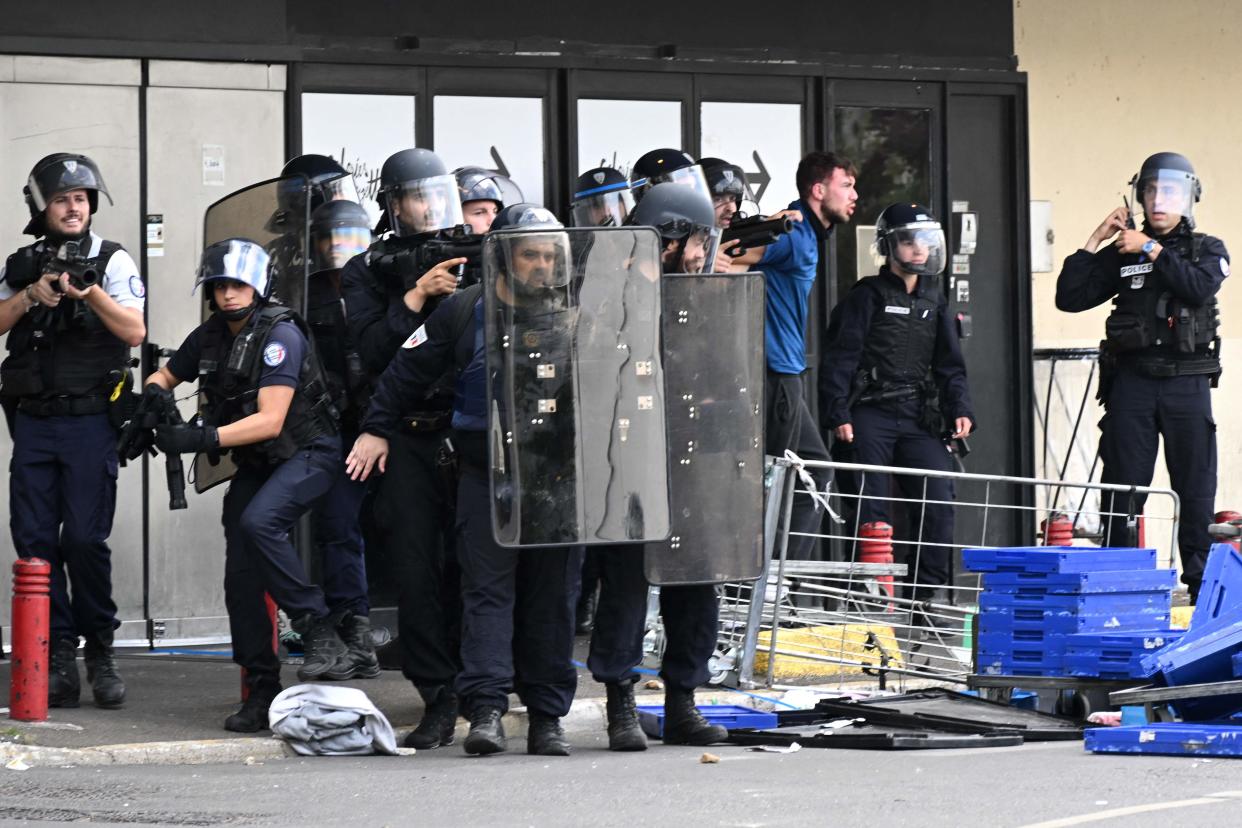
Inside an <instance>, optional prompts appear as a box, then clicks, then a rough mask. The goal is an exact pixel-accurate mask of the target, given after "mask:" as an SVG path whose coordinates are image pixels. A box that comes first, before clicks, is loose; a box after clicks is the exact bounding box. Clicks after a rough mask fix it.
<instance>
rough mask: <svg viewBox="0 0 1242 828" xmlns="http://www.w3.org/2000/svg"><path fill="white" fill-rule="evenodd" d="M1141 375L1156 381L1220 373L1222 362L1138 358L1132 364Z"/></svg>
mask: <svg viewBox="0 0 1242 828" xmlns="http://www.w3.org/2000/svg"><path fill="white" fill-rule="evenodd" d="M1131 364H1132V365H1133V366H1134V368H1135V370H1136V371H1138V372H1139V373H1140V374H1143V375H1145V376H1148V377H1153V378H1156V379H1164V378H1166V377H1193V376H1203V375H1211V374H1218V373H1220V360H1219V359H1217V358H1216V357H1207V356H1205V357H1197V358H1191V359H1163V358H1161V357H1138V358H1136V359H1135V360H1134V361H1133V362H1132V363H1131Z"/></svg>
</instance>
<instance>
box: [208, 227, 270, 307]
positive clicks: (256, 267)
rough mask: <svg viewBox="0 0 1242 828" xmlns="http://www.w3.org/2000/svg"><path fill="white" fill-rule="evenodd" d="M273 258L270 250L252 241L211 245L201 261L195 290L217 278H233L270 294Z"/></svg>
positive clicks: (264, 294) (257, 291)
mask: <svg viewBox="0 0 1242 828" xmlns="http://www.w3.org/2000/svg"><path fill="white" fill-rule="evenodd" d="M270 265H271V259H270V258H269V257H268V255H267V251H266V250H264V249H263V248H262V247H260V246H259V245H257V244H255V243H254V242H252V241H250V240H249V239H225V240H224V241H220V242H216V243H215V244H209V245H207V247H206V248H205V249H204V250H203V255H202V258H200V259H199V265H198V273H197V275H196V278H195V280H194V289H195V290H196V291H197V290H198V287H199V285H202V284H204V283H206V282H210V281H212V280H215V279H231V280H233V281H235V282H242V283H243V284H247V285H250V287H252V288H254V290H255V292H256V293H257V294H259V295H260V296H266V295H267V284H268V279H269V278H270V275H271V273H270V270H271V267H270Z"/></svg>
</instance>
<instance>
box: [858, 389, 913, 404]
mask: <svg viewBox="0 0 1242 828" xmlns="http://www.w3.org/2000/svg"><path fill="white" fill-rule="evenodd" d="M922 393H923V389H922V386H919V385H899V386H896V387H894V388H868V389H867V390H866V391H864V392H863V393H862V394H861V395H859V397H858V403H859V404H862V403H896V402H905V401H906V400H912V399H914V398H915V397H918V396H920V395H921V394H922Z"/></svg>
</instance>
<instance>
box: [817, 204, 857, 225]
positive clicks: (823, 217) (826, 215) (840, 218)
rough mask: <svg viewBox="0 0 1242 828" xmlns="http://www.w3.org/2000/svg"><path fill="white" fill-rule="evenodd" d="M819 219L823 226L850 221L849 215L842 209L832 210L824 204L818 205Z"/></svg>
mask: <svg viewBox="0 0 1242 828" xmlns="http://www.w3.org/2000/svg"><path fill="white" fill-rule="evenodd" d="M819 220H820V222H821V223H822V224H823V225H824V226H825V227H831V226H833V225H836V224H849V223H850V217H849V216H848V215H847V214H846V213H845V212H844V211H843V210H834V209H832V208H830V207H828V206H827V205H826V204H825V205H821V206H820V214H819Z"/></svg>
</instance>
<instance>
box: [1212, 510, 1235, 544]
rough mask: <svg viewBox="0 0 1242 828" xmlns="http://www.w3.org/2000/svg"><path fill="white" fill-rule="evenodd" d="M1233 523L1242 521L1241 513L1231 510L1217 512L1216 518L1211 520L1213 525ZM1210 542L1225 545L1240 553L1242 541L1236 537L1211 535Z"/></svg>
mask: <svg viewBox="0 0 1242 828" xmlns="http://www.w3.org/2000/svg"><path fill="white" fill-rule="evenodd" d="M1235 521H1242V512H1235V511H1233V510H1232V509H1226V510H1224V511H1221V512H1217V513H1216V516H1215V517H1214V518H1212V522H1213V523H1234V522H1235ZM1212 540H1213V541H1215V542H1216V543H1227V544H1229V545H1230V546H1232V547H1233V548H1234V549H1237V550H1239V551H1242V539H1240V538H1238V537H1236V536H1234V537H1226V536H1223V535H1213V536H1212Z"/></svg>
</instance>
